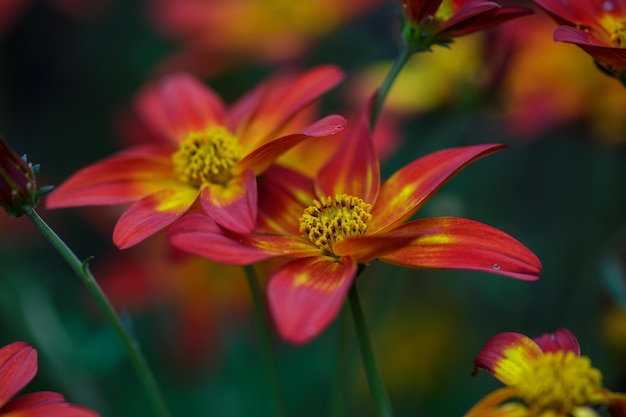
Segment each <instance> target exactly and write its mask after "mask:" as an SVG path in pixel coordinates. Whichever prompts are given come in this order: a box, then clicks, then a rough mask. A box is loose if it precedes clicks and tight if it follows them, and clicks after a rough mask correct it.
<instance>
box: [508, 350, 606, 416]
mask: <svg viewBox="0 0 626 417" xmlns="http://www.w3.org/2000/svg"><path fill="white" fill-rule="evenodd" d="M520 381H522V382H520V384H519V385H518V386H516V388H517V389H518V391H519V393H520V397H521V399H522V400H524V402H525V403H526V404H527V405H528V407H529V408H530V409H531V410H533V415H541V413H543V412H545V411H552V412H556V413H557V415H569V413H571V412H572V410H573V409H574V408H575V407H579V406H585V405H589V404H591V403H593V399H594V393H596V392H597V390H598V389H599V388H601V386H602V374H601V373H600V371H598V370H597V369H596V368H593V367H592V366H591V361H590V360H589V358H587V357H585V356H581V357H579V356H577V355H576V354H575V353H574V352H571V351H568V352H564V351H558V352H555V353H546V354H545V355H542V356H541V357H539V358H537V360H535V361H533V362H532V363H531V364H529V366H528V368H526V369H525V370H524V374H523V375H521V376H520Z"/></svg>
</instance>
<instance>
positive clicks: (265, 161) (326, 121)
mask: <svg viewBox="0 0 626 417" xmlns="http://www.w3.org/2000/svg"><path fill="white" fill-rule="evenodd" d="M345 124H346V119H344V118H343V117H341V116H338V115H331V116H327V117H325V118H323V119H321V120H319V121H317V122H316V123H314V124H313V125H311V126H309V127H307V128H306V129H304V130H303V131H302V132H300V133H296V134H293V135H288V136H283V137H281V138H278V139H276V140H273V141H271V142H268V143H266V144H265V145H262V146H261V147H259V148H257V149H255V150H254V151H252V152H251V153H250V154H248V155H247V156H246V157H245V158H243V159H242V160H241V161H239V163H238V164H237V166H236V168H235V172H237V170H244V169H246V168H250V169H252V170H253V171H254V172H255V173H256V174H257V175H259V174H261V173H262V172H263V171H265V170H266V169H267V168H268V167H269V166H270V165H272V163H274V161H276V159H277V158H278V157H279V156H281V155H282V154H284V153H285V152H287V151H288V150H289V149H291V148H293V147H294V146H296V145H297V144H299V143H300V142H302V141H304V140H306V139H309V138H312V137H320V136H328V135H333V134H335V133H339V132H341V131H342V130H343V128H344V126H345Z"/></svg>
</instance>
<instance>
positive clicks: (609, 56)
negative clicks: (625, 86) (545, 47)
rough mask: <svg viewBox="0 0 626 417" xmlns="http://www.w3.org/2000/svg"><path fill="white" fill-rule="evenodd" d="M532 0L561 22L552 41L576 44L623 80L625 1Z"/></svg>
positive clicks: (625, 79)
mask: <svg viewBox="0 0 626 417" xmlns="http://www.w3.org/2000/svg"><path fill="white" fill-rule="evenodd" d="M534 1H535V3H537V4H538V5H539V6H540V7H541V8H543V9H544V10H546V11H547V12H548V13H549V14H550V15H551V16H552V18H554V20H556V22H557V23H558V24H559V25H561V26H559V27H558V28H557V29H556V30H555V31H554V34H553V38H554V40H555V41H557V42H566V43H571V44H574V45H576V46H578V47H580V48H581V49H582V50H583V51H585V52H586V53H588V54H589V55H591V56H592V57H593V58H594V59H595V61H596V63H597V64H598V66H599V67H600V68H601V69H603V70H604V71H605V72H607V73H609V74H610V75H613V76H615V77H617V78H619V79H620V80H621V81H622V83H624V82H626V1H624V0H602V1H587V0H534Z"/></svg>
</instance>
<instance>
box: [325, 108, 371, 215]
mask: <svg viewBox="0 0 626 417" xmlns="http://www.w3.org/2000/svg"><path fill="white" fill-rule="evenodd" d="M349 129H350V131H349V132H348V134H347V137H346V138H345V139H344V141H343V143H342V145H341V147H340V148H339V149H338V150H337V152H335V154H334V155H333V157H332V158H331V159H330V160H329V161H328V163H327V164H326V165H324V167H323V168H322V169H321V170H320V172H319V174H318V176H317V182H316V184H315V185H316V191H317V193H318V195H319V196H331V197H334V196H336V195H338V194H347V195H351V196H355V197H359V198H361V199H363V201H365V202H366V203H370V204H371V203H373V202H374V201H375V200H376V195H377V194H378V189H379V187H380V167H379V166H378V158H377V157H376V152H375V151H374V145H373V143H372V137H371V134H370V130H369V121H368V120H367V118H366V117H365V116H364V115H363V116H361V117H360V118H359V119H358V120H357V121H356V124H355V125H353V126H350V127H349Z"/></svg>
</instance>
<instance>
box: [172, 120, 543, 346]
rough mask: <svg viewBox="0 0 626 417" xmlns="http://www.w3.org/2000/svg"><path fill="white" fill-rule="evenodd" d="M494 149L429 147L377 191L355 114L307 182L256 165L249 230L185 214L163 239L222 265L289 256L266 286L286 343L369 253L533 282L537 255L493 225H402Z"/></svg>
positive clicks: (313, 327)
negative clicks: (259, 174)
mask: <svg viewBox="0 0 626 417" xmlns="http://www.w3.org/2000/svg"><path fill="white" fill-rule="evenodd" d="M502 148H503V146H500V145H477V146H469V147H462V148H452V149H446V150H442V151H439V152H435V153H432V154H430V155H427V156H425V157H422V158H420V159H418V160H416V161H414V162H412V163H411V164H409V165H407V166H405V167H404V168H402V169H400V170H399V171H397V172H396V173H395V174H394V175H392V176H391V178H389V179H388V180H387V181H386V182H385V183H384V184H383V185H382V187H380V186H379V185H380V171H379V166H378V160H377V158H376V156H375V152H374V149H373V145H372V141H371V137H370V133H369V129H368V121H367V120H366V118H365V117H361V118H360V120H359V121H357V123H355V124H354V125H353V126H351V129H350V134H349V135H348V136H347V138H346V140H345V141H344V143H343V145H342V147H341V148H339V150H338V151H337V152H336V153H335V155H334V156H333V157H332V158H331V159H330V160H329V162H328V163H327V164H326V165H325V166H324V167H323V168H322V169H321V170H320V172H319V174H318V175H317V178H316V179H315V180H313V179H311V178H309V177H306V176H304V175H302V174H299V173H298V172H297V171H294V170H290V169H288V168H284V167H280V166H274V167H272V168H271V169H269V170H268V171H266V173H265V175H264V177H263V179H262V181H261V182H260V192H259V195H260V196H261V199H260V200H259V221H258V224H257V229H256V231H255V232H254V233H252V234H248V235H243V234H237V233H233V232H232V231H227V230H225V229H223V228H221V227H219V226H218V225H217V224H216V223H215V222H214V221H213V220H211V219H210V218H208V217H207V216H205V215H202V214H190V215H188V216H186V217H185V218H183V219H181V221H180V222H178V223H177V224H176V225H175V226H176V227H173V228H172V229H170V241H171V242H172V244H173V245H174V246H175V247H178V248H180V249H182V250H184V251H187V252H190V253H192V254H196V255H200V256H203V257H206V258H208V259H212V260H215V261H217V262H223V263H226V264H234V265H243V264H252V263H255V262H257V261H260V260H263V259H267V258H271V257H286V258H295V259H293V260H291V261H289V262H287V263H286V264H284V265H282V266H281V267H279V268H278V269H277V270H276V272H275V273H274V274H273V276H272V277H271V278H270V282H269V284H268V297H269V303H270V309H271V311H272V314H273V316H274V319H275V322H276V325H277V327H278V331H279V333H280V334H281V336H282V337H283V338H284V339H286V340H288V341H290V342H292V343H305V342H307V341H309V340H311V339H312V338H314V337H316V336H317V335H318V334H319V333H320V332H321V331H323V330H324V329H325V328H326V327H327V326H328V325H329V324H330V322H331V321H332V320H333V319H334V318H335V316H336V315H337V314H338V312H339V309H340V308H341V305H342V304H343V301H344V299H345V297H346V294H347V291H348V289H349V288H350V286H351V285H352V283H353V280H354V278H355V276H356V274H357V268H359V265H365V264H367V263H369V262H371V261H373V260H374V259H379V260H381V261H383V262H387V263H391V264H396V265H400V266H406V267H421V268H438V269H466V270H479V271H487V272H492V273H497V274H501V275H505V276H509V277H512V278H517V279H523V280H534V279H537V275H538V274H539V272H540V270H541V264H540V262H539V260H538V259H537V257H536V256H535V255H534V254H533V253H532V252H531V251H530V250H528V249H527V248H526V247H525V246H523V245H522V244H521V243H519V242H518V241H517V240H515V239H513V238H512V237H510V236H509V235H507V234H505V233H504V232H501V231H500V230H497V229H494V228H492V227H490V226H487V225H484V224H482V223H478V222H475V221H472V220H468V219H462V218H456V217H444V218H434V219H421V220H416V221H412V222H408V223H405V221H406V220H408V219H409V218H410V217H411V216H413V214H414V213H415V212H416V211H417V210H418V209H419V208H420V207H421V206H422V205H423V204H424V203H425V202H426V200H428V198H429V197H430V196H431V195H432V194H433V193H434V192H435V191H436V190H438V189H439V188H440V187H441V186H442V185H443V184H444V183H445V182H446V181H448V180H449V179H450V178H451V177H452V176H453V175H454V174H456V173H457V172H458V171H459V170H461V169H462V168H463V167H465V166H466V165H467V164H469V163H471V162H473V161H475V160H476V159H478V158H480V157H482V156H485V155H488V154H490V153H492V152H495V151H497V150H499V149H502Z"/></svg>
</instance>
